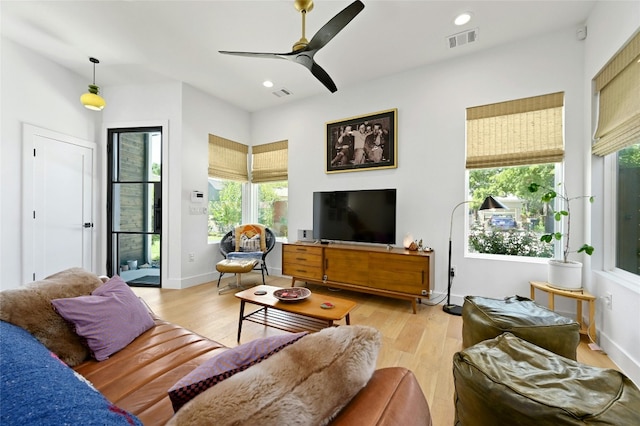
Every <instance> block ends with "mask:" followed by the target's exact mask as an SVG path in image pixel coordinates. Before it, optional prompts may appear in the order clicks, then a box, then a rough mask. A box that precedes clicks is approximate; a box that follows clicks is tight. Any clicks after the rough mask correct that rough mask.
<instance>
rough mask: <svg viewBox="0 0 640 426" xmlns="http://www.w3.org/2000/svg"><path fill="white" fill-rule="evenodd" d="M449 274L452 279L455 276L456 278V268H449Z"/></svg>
mask: <svg viewBox="0 0 640 426" xmlns="http://www.w3.org/2000/svg"><path fill="white" fill-rule="evenodd" d="M449 274H450V275H451V276H452V277H455V276H456V267H455V266H452V267H451V270H450V271H449Z"/></svg>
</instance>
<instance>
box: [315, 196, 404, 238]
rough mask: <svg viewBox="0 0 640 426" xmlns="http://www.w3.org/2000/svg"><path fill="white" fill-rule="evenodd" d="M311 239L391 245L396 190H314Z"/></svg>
mask: <svg viewBox="0 0 640 426" xmlns="http://www.w3.org/2000/svg"><path fill="white" fill-rule="evenodd" d="M313 238H314V239H316V240H320V241H353V242H359V243H377V244H395V242H396V190H395V189H367V190H358V191H328V192H314V193H313Z"/></svg>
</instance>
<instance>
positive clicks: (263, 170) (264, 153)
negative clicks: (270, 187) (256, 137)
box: [251, 141, 289, 183]
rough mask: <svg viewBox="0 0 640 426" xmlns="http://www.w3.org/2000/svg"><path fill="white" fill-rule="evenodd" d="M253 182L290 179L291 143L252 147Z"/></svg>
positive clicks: (282, 142) (284, 142)
mask: <svg viewBox="0 0 640 426" xmlns="http://www.w3.org/2000/svg"><path fill="white" fill-rule="evenodd" d="M251 153H252V159H251V182H252V183H261V182H276V181H282V180H288V179H289V172H288V170H289V141H280V142H273V143H267V144H264V145H257V146H253V147H251Z"/></svg>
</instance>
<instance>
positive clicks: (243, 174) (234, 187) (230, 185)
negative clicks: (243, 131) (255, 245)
mask: <svg viewBox="0 0 640 426" xmlns="http://www.w3.org/2000/svg"><path fill="white" fill-rule="evenodd" d="M248 152H249V147H248V146H247V145H244V144H241V143H238V142H234V141H231V140H228V139H224V138H221V137H219V136H214V135H209V191H208V192H209V198H208V199H209V206H208V207H209V222H208V235H209V241H210V242H214V241H219V240H220V238H222V237H223V236H224V234H226V233H227V232H229V231H231V230H232V229H234V228H235V227H236V226H238V225H240V224H241V223H242V198H243V197H242V193H243V186H244V182H247V181H248V180H249V179H248V172H247V155H248Z"/></svg>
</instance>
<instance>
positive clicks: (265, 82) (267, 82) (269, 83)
mask: <svg viewBox="0 0 640 426" xmlns="http://www.w3.org/2000/svg"><path fill="white" fill-rule="evenodd" d="M262 85H263V86H264V87H273V82H272V81H269V80H265V81H264V82H262Z"/></svg>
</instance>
